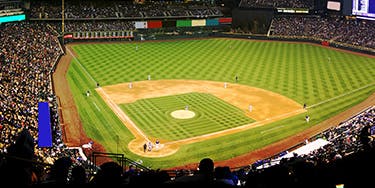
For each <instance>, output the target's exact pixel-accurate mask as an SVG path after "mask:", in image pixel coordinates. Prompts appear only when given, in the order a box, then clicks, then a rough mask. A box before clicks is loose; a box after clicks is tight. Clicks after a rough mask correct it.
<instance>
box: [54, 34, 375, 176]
mask: <svg viewBox="0 0 375 188" xmlns="http://www.w3.org/2000/svg"><path fill="white" fill-rule="evenodd" d="M66 53H67V55H68V56H69V58H68V62H69V63H68V65H69V66H68V67H67V68H66V69H67V73H66V75H65V77H66V79H67V81H68V83H69V84H68V87H67V88H65V89H66V92H69V93H70V92H71V94H72V96H73V99H74V101H70V102H73V103H72V104H73V105H66V106H65V107H64V105H62V106H63V107H62V108H61V114H62V117H63V118H62V119H63V120H62V121H63V124H64V125H63V126H64V130H63V131H64V132H65V133H66V134H65V141H66V143H67V144H68V145H78V144H83V143H84V142H86V141H87V140H84V139H82V137H83V136H82V135H84V137H87V138H89V139H91V140H93V141H94V143H95V145H94V146H98V147H97V148H96V149H99V150H104V151H106V152H113V153H124V154H125V155H126V156H127V157H129V158H131V159H133V160H137V161H140V162H142V164H143V165H145V166H149V167H151V168H154V169H157V168H161V169H166V168H172V167H176V166H183V165H188V164H191V163H197V162H199V161H200V159H202V158H204V157H210V158H212V159H213V160H214V161H226V160H230V159H233V158H236V157H238V156H243V155H246V154H247V153H250V152H254V151H261V148H264V147H266V146H268V145H270V144H274V143H276V142H279V141H281V140H284V139H286V138H289V137H292V136H295V135H299V134H300V135H301V133H302V132H304V131H306V130H309V129H311V128H314V127H315V126H317V125H319V124H321V123H322V122H324V121H326V120H327V119H329V118H332V117H334V116H336V115H338V114H340V113H342V112H344V111H346V110H348V109H350V108H351V107H353V106H355V105H357V104H359V103H361V102H362V101H364V100H365V99H367V98H368V97H369V96H370V95H372V94H373V93H374V91H375V58H374V57H371V56H363V55H360V54H355V53H349V52H345V51H339V50H335V49H332V48H327V47H322V46H318V45H313V44H308V43H287V42H276V41H273V42H270V41H255V40H239V39H224V38H209V39H197V40H174V41H152V42H148V41H142V42H116V43H87V44H85V43H81V44H74V45H71V46H69V47H68V48H67V52H66ZM62 61H64V58H63V59H62ZM65 61H67V60H66V59H65ZM236 77H237V78H238V79H236ZM97 84H99V87H98V86H97ZM63 87H64V86H61V88H63ZM55 88H57V86H55ZM87 91H89V92H90V96H87V95H86V92H87ZM63 102H64V101H63V100H62V103H63ZM303 104H307V108H306V109H304V108H303ZM72 108H76V111H77V114H79V115H77V117H76V118H72V117H74V116H73V115H72V114H73V112H72V111H74V110H72ZM306 115H308V116H310V121H309V122H306V121H305V116H306ZM331 126H333V125H331ZM81 127H82V129H81ZM301 139H306V138H301ZM156 140H159V141H160V144H155V141H156ZM149 141H150V142H151V143H152V144H153V148H152V149H151V150H150V151H148V149H146V151H145V150H144V148H143V145H144V144H145V143H147V142H149ZM292 144H293V143H292ZM94 149H95V147H94ZM278 152H281V151H278ZM273 154H276V153H273ZM273 154H271V153H267V155H269V156H270V155H273ZM250 162H251V161H249V163H250ZM236 165H241V164H240V163H238V164H233V166H236Z"/></svg>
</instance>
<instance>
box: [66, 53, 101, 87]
mask: <svg viewBox="0 0 375 188" xmlns="http://www.w3.org/2000/svg"><path fill="white" fill-rule="evenodd" d="M66 49H67V50H68V51H69V53H70V55H71V56H72V57H73V58H74V60H76V61H77V63H78V65H79V66H80V67H81V68H82V69H83V70H84V71H85V73H86V74H87V75H88V76H89V77H90V79H91V80H92V81H94V83H95V84H96V83H97V82H96V80H95V79H94V78H93V77H92V76H91V74H90V73H89V72H88V71H87V70H86V68H85V67H84V66H83V65H82V64H81V62H80V61H79V60H78V59H77V58H76V56H75V55H74V54H73V53H72V51H70V49H69V48H66Z"/></svg>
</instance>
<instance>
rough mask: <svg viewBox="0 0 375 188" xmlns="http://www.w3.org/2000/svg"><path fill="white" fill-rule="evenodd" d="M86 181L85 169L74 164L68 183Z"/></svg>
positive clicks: (82, 183)
mask: <svg viewBox="0 0 375 188" xmlns="http://www.w3.org/2000/svg"><path fill="white" fill-rule="evenodd" d="M87 183H88V179H87V174H86V170H85V168H84V167H83V166H80V165H78V166H75V167H73V168H72V175H71V180H70V181H69V184H71V185H85V184H87Z"/></svg>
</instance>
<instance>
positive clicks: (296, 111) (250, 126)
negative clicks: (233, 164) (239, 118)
mask: <svg viewBox="0 0 375 188" xmlns="http://www.w3.org/2000/svg"><path fill="white" fill-rule="evenodd" d="M302 112H306V110H303V109H298V110H294V111H291V112H288V113H285V114H280V115H277V116H273V117H271V118H267V119H265V120H261V121H257V122H254V123H250V124H246V125H242V126H239V127H234V128H231V129H225V130H222V131H218V132H214V133H209V134H205V135H200V136H196V137H191V138H186V139H182V140H176V141H172V142H167V143H165V145H168V144H176V143H184V142H185V143H186V142H192V141H194V140H198V141H199V140H207V139H210V138H209V137H211V136H218V135H222V134H228V133H231V132H233V131H234V132H233V133H235V132H238V131H240V130H248V129H250V128H255V127H259V126H262V125H264V124H266V123H271V122H273V121H274V120H275V119H278V118H282V117H285V116H288V115H290V114H300V113H302Z"/></svg>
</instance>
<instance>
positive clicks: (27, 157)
mask: <svg viewBox="0 0 375 188" xmlns="http://www.w3.org/2000/svg"><path fill="white" fill-rule="evenodd" d="M7 151H8V157H7V158H6V159H5V161H3V165H2V166H0V167H1V168H0V177H1V179H3V180H2V181H1V184H3V185H12V186H16V187H27V186H31V185H32V175H33V172H32V160H34V140H33V138H32V137H31V135H30V133H29V131H28V130H27V129H23V130H22V132H21V133H20V134H19V135H18V137H17V139H16V141H15V143H14V144H12V145H10V146H9V147H8V149H7ZM20 159H22V160H20Z"/></svg>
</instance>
